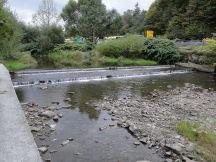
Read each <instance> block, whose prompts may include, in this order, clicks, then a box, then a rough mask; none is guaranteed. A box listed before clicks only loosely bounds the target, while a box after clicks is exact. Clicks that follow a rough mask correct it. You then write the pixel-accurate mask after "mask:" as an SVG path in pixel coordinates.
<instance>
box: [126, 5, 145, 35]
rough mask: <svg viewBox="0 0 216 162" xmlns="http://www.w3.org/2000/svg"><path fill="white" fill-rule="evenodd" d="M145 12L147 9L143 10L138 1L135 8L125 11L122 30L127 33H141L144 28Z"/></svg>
mask: <svg viewBox="0 0 216 162" xmlns="http://www.w3.org/2000/svg"><path fill="white" fill-rule="evenodd" d="M145 13H146V11H145V10H141V9H140V7H139V4H138V3H137V4H136V5H135V8H134V10H127V11H126V12H124V14H123V16H122V18H123V24H124V25H123V27H122V31H123V32H124V33H125V34H126V33H132V34H141V33H142V32H143V28H144V20H145Z"/></svg>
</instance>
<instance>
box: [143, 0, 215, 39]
mask: <svg viewBox="0 0 216 162" xmlns="http://www.w3.org/2000/svg"><path fill="white" fill-rule="evenodd" d="M215 10H216V1H200V0H173V1H169V0H156V1H155V2H154V3H153V4H152V5H151V7H150V9H149V10H148V12H147V14H146V16H145V23H144V24H145V28H146V29H153V30H155V31H156V34H157V35H163V34H166V35H167V36H168V38H172V39H174V38H179V39H202V38H205V37H209V36H211V33H213V32H214V31H215V29H216V21H215V19H216V14H215Z"/></svg>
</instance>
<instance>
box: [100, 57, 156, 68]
mask: <svg viewBox="0 0 216 162" xmlns="http://www.w3.org/2000/svg"><path fill="white" fill-rule="evenodd" d="M99 62H100V64H101V65H103V66H153V65H157V62H156V61H152V60H144V59H128V58H123V57H119V58H112V57H102V58H100V59H99Z"/></svg>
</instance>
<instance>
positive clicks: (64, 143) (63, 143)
mask: <svg viewBox="0 0 216 162" xmlns="http://www.w3.org/2000/svg"><path fill="white" fill-rule="evenodd" d="M69 142H70V141H69V140H65V141H63V142H62V143H61V145H62V146H65V145H67V144H69Z"/></svg>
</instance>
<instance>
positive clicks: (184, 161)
mask: <svg viewBox="0 0 216 162" xmlns="http://www.w3.org/2000/svg"><path fill="white" fill-rule="evenodd" d="M182 161H183V162H197V161H194V160H191V159H189V158H187V157H186V156H183V157H182Z"/></svg>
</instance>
